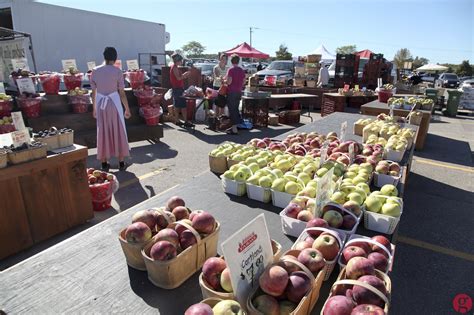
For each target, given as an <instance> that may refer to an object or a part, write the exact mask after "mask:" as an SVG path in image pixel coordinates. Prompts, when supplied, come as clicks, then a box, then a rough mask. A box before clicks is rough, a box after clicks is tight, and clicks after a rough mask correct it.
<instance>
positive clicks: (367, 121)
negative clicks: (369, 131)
mask: <svg viewBox="0 0 474 315" xmlns="http://www.w3.org/2000/svg"><path fill="white" fill-rule="evenodd" d="M373 121H374V119H372V118H360V119H358V120H357V121H356V122H355V123H354V124H356V125H363V126H367V125H368V124H370V123H371V122H373Z"/></svg>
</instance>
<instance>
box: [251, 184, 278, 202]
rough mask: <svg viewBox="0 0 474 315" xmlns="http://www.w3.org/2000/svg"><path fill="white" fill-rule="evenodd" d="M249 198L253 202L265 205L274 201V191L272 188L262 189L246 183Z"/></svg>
mask: <svg viewBox="0 0 474 315" xmlns="http://www.w3.org/2000/svg"><path fill="white" fill-rule="evenodd" d="M246 185H247V196H248V197H249V198H250V199H252V200H257V201H260V202H264V203H269V202H270V201H271V200H272V191H271V189H270V188H266V187H261V186H257V185H253V184H250V183H246Z"/></svg>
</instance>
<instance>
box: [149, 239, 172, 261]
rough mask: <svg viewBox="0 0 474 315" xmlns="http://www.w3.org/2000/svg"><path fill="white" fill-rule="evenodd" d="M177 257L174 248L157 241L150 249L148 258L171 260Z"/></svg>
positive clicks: (167, 243)
mask: <svg viewBox="0 0 474 315" xmlns="http://www.w3.org/2000/svg"><path fill="white" fill-rule="evenodd" d="M176 255H177V251H176V247H175V246H174V245H173V244H172V243H170V242H168V241H159V242H156V243H155V244H153V246H152V247H151V249H150V257H151V258H152V259H153V260H161V261H166V260H171V259H173V258H175V257H176Z"/></svg>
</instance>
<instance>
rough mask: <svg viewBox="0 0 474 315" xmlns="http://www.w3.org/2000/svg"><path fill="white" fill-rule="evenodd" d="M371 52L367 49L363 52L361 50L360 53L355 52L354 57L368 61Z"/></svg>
mask: <svg viewBox="0 0 474 315" xmlns="http://www.w3.org/2000/svg"><path fill="white" fill-rule="evenodd" d="M372 54H373V52H371V51H370V50H368V49H365V50H361V51H358V52H356V55H357V56H359V57H360V58H364V59H369V58H370V55H372Z"/></svg>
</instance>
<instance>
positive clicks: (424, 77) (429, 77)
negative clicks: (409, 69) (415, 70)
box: [420, 73, 438, 83]
mask: <svg viewBox="0 0 474 315" xmlns="http://www.w3.org/2000/svg"><path fill="white" fill-rule="evenodd" d="M420 75H421V81H423V82H431V83H435V81H436V79H437V78H438V75H437V74H434V73H424V74H421V73H420Z"/></svg>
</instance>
